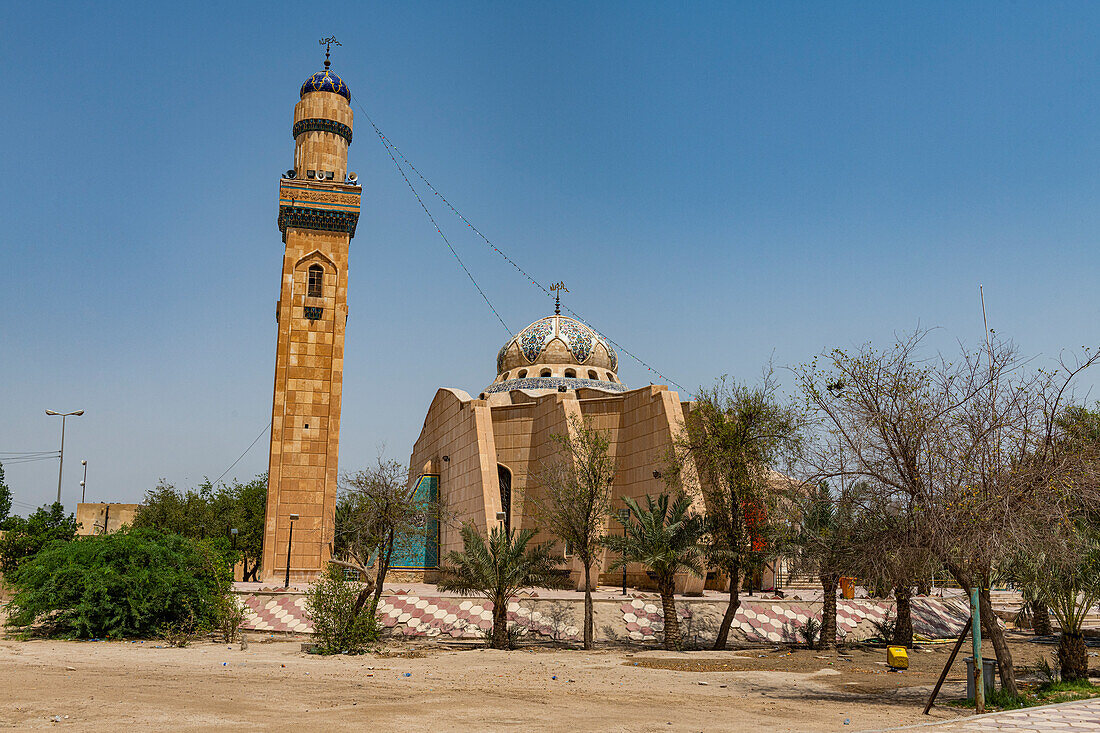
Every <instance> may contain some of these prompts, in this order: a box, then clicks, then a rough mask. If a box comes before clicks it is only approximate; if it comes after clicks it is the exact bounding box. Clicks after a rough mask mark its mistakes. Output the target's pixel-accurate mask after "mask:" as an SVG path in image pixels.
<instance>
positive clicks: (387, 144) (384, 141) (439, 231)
mask: <svg viewBox="0 0 1100 733" xmlns="http://www.w3.org/2000/svg"><path fill="white" fill-rule="evenodd" d="M356 106H357V107H359V111H360V112H362V113H363V116H364V117H366V118H367V121H369V122H370V124H371V127H373V128H374V131H375V132H376V133H378V139H379V140H381V141H382V145H383V146H384V147H385V148H386V153H387V154H388V155H389V156H390V160H392V161H393V164H394V165H395V166H397V172H398V173H400V174H401V177H402V178H403V179H405V184H406V185H407V186H408V187H409V190H410V191H412V194H413V196H415V197H416V202H417V203H418V204H420V208H421V209H423V210H424V213H425V214H427V215H428V220H429V221H431V223H432V226H433V227H435V231H436V233H437V234H439V236H440V238H441V239H442V240H443V243H444V244H446V245H447V249H449V250H451V254H452V255H454V258H455V260H456V261H457V262H458V264H459V266H460V267H461V268H462V271H463V272H465V273H466V277H468V278H470V282H472V283H473V284H474V287H475V288H477V292H479V293H481V297H482V299H483V300H484V301H485V304H486V305H487V306H489V310H491V311H492V312H493V315H494V316H496V317H497V320H498V321H500V325H502V326H504V330H505V331H507V332H508V335H509V336H514V335H515V334H514V333H512V329H510V328H508V324H507V323H505V322H504V319H503V318H501V316H500V313H498V312H497V309H496V308H494V307H493V304H492V302H491V301H490V300H489V296H488V295H486V294H485V291H484V290H482V289H481V286H480V285H478V284H477V280H475V279H474V276H473V273H471V272H470V269H469V268H468V267H466V263H464V262H463V261H462V258H461V257H459V256H458V252H456V251H455V248H454V247H453V246H452V245H451V240H449V239H447V235H446V234H444V233H443V230H442V229H440V228H439V224H438V223H437V222H436V220H435V217H434V216H432V212H431V211H429V210H428V207H427V205H426V204H425V203H424V199H422V198H420V193H419V192H418V191H417V190H416V187H415V186H413V184H412V181H410V180H409V177H408V176H407V175H405V169H404V168H402V167H401V164H400V163H399V162H397V158H395V157H394V149H391V148H390V142H389V140H388V139H387V138H386V136H385V135H383V134H382V132H381V131H380V130H379V129H378V126H377V125H375V124H374V121H373V120H371V118H370V115H368V114H367V113H366V110H364V109H363V105H361V104H358V103H356ZM397 154H398V155H401V152H400V151H397ZM401 158H402V159H405V156H404V155H401ZM406 161H407V159H406ZM411 167H412V166H410V168H411ZM418 175H419V174H418Z"/></svg>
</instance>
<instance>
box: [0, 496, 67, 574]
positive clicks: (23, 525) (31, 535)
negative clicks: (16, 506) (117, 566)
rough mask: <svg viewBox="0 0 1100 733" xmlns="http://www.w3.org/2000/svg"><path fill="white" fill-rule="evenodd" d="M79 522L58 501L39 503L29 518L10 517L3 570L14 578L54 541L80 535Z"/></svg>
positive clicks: (1, 550) (1, 554) (2, 540)
mask: <svg viewBox="0 0 1100 733" xmlns="http://www.w3.org/2000/svg"><path fill="white" fill-rule="evenodd" d="M0 478H2V476H0ZM76 526H77V525H76V518H75V517H74V516H73V515H72V514H65V508H64V507H62V506H61V505H60V504H57V503H54V504H52V505H50V506H49V507H39V508H38V510H37V511H35V512H34V514H31V515H30V516H28V517H26V518H24V517H8V519H7V520H6V521H5V522H4V527H3V529H4V535H3V537H0V573H3V574H4V577H7V578H10V577H12V576H13V575H15V572H16V571H17V570H18V569H19V566H20V565H21V564H22V563H24V562H26V561H27V560H29V559H30V558H32V557H34V556H35V555H37V554H38V552H39V551H40V550H41V549H42V548H44V547H46V546H47V545H49V544H50V543H51V542H58V541H60V542H69V541H70V540H72V539H73V537H75V536H76Z"/></svg>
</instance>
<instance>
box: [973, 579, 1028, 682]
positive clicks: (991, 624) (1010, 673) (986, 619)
mask: <svg viewBox="0 0 1100 733" xmlns="http://www.w3.org/2000/svg"><path fill="white" fill-rule="evenodd" d="M978 606H979V610H980V611H981V615H982V633H983V634H985V635H986V636H988V637H989V640H990V641H991V642H992V643H993V651H994V652H996V654H997V669H998V670H1000V676H1001V687H1002V688H1004V691H1005V692H1007V693H1008V694H1009V695H1012V696H1013V697H1016V696H1017V695H1019V694H1020V693H1019V691H1018V690H1017V689H1016V669H1015V668H1014V667H1013V666H1012V651H1011V650H1010V649H1009V648H1008V642H1007V641H1005V632H1004V630H1003V629H1002V628H1001V625H1000V624H998V623H997V614H995V613H993V601H992V600H990V597H989V588H988V587H985V588H979V589H978Z"/></svg>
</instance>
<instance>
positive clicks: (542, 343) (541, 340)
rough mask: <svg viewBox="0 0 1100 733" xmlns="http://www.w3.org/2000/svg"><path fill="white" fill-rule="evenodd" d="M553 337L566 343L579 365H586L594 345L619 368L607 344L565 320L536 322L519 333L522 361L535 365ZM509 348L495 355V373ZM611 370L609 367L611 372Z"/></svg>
mask: <svg viewBox="0 0 1100 733" xmlns="http://www.w3.org/2000/svg"><path fill="white" fill-rule="evenodd" d="M555 337H556V338H559V339H561V340H562V341H564V342H565V344H566V345H567V346H568V347H569V351H570V353H572V354H573V358H574V359H576V360H577V363H578V364H584V363H585V362H586V361H588V357H589V356H591V355H592V349H593V347H594V346H595V345H596V344H597V343H600V344H603V346H604V348H605V349H607V353H608V354H609V355H610V357H611V362H612V364H615V365H617V364H618V361H619V359H618V357H617V356H616V354H615V351H614V349H612V348H611V346H610V345H609V344H608V343H607V341H605V340H604V339H603V338H602V337H601V336H600V335H599V334H598V333H596V332H595V331H593V330H592V329H591V328H589V327H588V326H586V325H584V324H583V323H581V322H580V321H576V320H574V319H572V318H567V317H566V316H548V317H547V318H542V319H540V320H538V321H535V322H534V323H532V324H531V325H530V326H528V327H527V328H525V329H524V330H523V331H521V332H520V334H519V336H516V341H517V342H518V343H519V347H520V350H521V351H522V352H523V356H524V358H525V359H527V361H528V362H529V363H531V364H534V363H536V362H537V361H538V360H539V356H540V355H541V354H542V351H543V349H545V348H546V346H547V345H548V344H549V343H550V342H551V341H553V340H554V338H555ZM509 345H510V342H509V344H505V345H504V348H503V349H501V352H500V354H498V355H497V371H498V372H499V371H503V369H502V367H503V359H504V352H505V351H506V350H507V349H508V346H509ZM614 368H615V367H612V369H614Z"/></svg>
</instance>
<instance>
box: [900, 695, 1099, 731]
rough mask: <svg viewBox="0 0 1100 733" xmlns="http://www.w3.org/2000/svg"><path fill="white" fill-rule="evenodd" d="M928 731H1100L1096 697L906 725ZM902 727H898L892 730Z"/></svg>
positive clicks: (913, 728) (911, 728) (910, 728)
mask: <svg viewBox="0 0 1100 733" xmlns="http://www.w3.org/2000/svg"><path fill="white" fill-rule="evenodd" d="M922 728H923V729H924V730H927V731H929V733H1040V732H1042V733H1051V732H1054V731H1066V732H1067V733H1068V732H1069V731H1093V733H1095V732H1096V731H1100V699H1093V700H1081V701H1078V702H1065V703H1060V704H1058V705H1045V706H1043V707H1038V708H1026V709H1024V710H1007V711H1005V712H1003V713H990V714H988V715H982V716H978V717H974V718H969V719H967V720H961V721H955V722H949V723H942V724H940V725H929V726H920V727H916V726H910V727H909V728H908V730H921V729H922ZM895 730H902V729H900V728H899V729H895Z"/></svg>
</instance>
